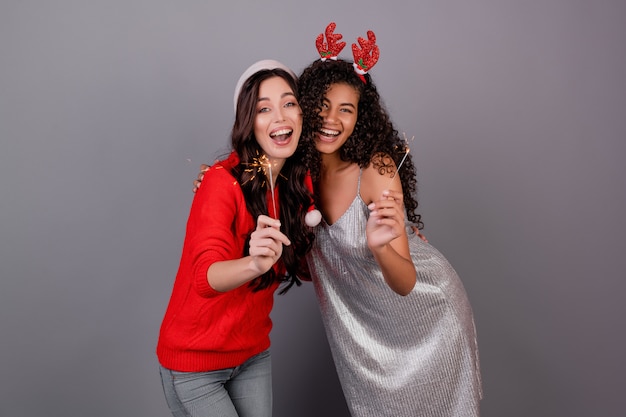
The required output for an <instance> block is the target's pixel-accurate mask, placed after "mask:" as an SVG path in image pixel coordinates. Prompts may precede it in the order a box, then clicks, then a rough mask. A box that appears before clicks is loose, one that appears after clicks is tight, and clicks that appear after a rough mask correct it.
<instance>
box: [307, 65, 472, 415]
mask: <svg viewBox="0 0 626 417" xmlns="http://www.w3.org/2000/svg"><path fill="white" fill-rule="evenodd" d="M298 89H299V91H300V106H301V108H302V112H303V133H302V141H303V142H304V143H305V145H306V146H309V147H314V148H315V150H316V153H314V156H313V157H312V160H311V161H310V162H309V168H310V170H311V174H312V178H313V184H314V190H315V202H316V205H317V208H318V209H319V210H320V211H321V213H322V221H321V223H320V224H319V225H318V226H317V227H316V228H315V230H314V231H315V234H316V237H315V242H314V244H313V249H312V251H311V252H310V253H309V255H308V256H307V259H308V264H309V269H310V271H311V277H312V280H313V283H314V286H315V290H316V294H317V297H318V301H319V305H320V310H321V313H322V319H323V322H324V325H325V329H326V334H327V336H328V340H329V343H330V347H331V351H332V354H333V359H334V362H335V366H336V368H337V372H338V375H339V379H340V382H341V385H342V388H343V391H344V395H345V397H346V401H347V403H348V407H349V409H350V412H351V414H352V416H353V417H369V416H371V417H381V416H393V417H403V416H404V417H414V416H420V417H426V416H430V417H435V416H437V417H444V416H456V417H458V416H468V417H470V416H471V417H474V416H478V415H479V401H480V398H481V396H482V390H481V382H480V371H479V362H478V350H477V344H476V333H475V327H474V321H473V315H472V310H471V306H470V304H469V301H468V299H467V295H466V293H465V290H464V288H463V284H462V283H461V281H460V279H459V277H458V276H457V274H456V272H455V270H454V269H453V268H452V266H451V265H450V264H449V263H448V261H447V260H446V259H445V257H444V256H443V255H442V254H441V253H440V252H439V251H437V250H436V249H435V248H434V247H433V246H431V245H430V244H428V243H427V242H426V241H424V240H423V239H421V238H420V236H419V235H418V234H417V233H416V231H415V228H421V227H422V222H421V218H420V216H419V215H418V214H416V213H415V209H416V208H417V200H416V199H415V193H416V180H415V168H414V166H413V164H412V162H411V159H410V158H405V156H406V155H407V152H408V150H407V148H406V143H405V141H404V140H403V139H402V138H400V137H399V135H398V132H397V131H396V130H395V129H394V127H393V125H392V123H391V121H390V117H389V116H388V114H387V112H386V110H385V109H384V107H383V105H382V103H381V99H380V97H379V94H378V92H377V89H376V87H375V85H374V84H373V82H372V79H371V76H370V75H369V74H367V73H365V74H363V73H361V74H357V73H356V72H355V66H354V65H353V63H352V62H347V61H343V60H341V59H335V60H333V59H330V60H325V61H322V60H317V61H315V62H313V63H312V64H310V65H309V66H308V67H307V68H306V69H305V70H304V72H303V73H302V75H301V76H300V78H299V81H298Z"/></svg>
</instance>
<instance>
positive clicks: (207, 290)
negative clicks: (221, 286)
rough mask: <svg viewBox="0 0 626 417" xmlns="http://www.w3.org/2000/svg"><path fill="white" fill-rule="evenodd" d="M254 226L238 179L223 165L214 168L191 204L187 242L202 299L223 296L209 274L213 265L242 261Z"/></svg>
mask: <svg viewBox="0 0 626 417" xmlns="http://www.w3.org/2000/svg"><path fill="white" fill-rule="evenodd" d="M253 227H254V221H253V220H252V216H251V215H250V213H249V212H248V210H247V208H246V203H245V200H244V197H243V193H242V191H241V188H240V186H239V184H238V183H237V181H236V180H235V178H234V177H233V176H232V175H231V174H230V172H229V171H228V169H226V168H225V167H224V166H222V165H215V166H213V167H211V168H210V169H209V170H208V171H207V172H206V173H205V175H204V179H203V180H202V186H201V187H200V188H199V189H198V191H197V192H196V195H195V197H194V201H193V203H192V205H191V211H190V214H189V220H188V223H187V234H186V242H185V247H186V248H185V251H186V252H187V255H188V256H189V260H190V262H191V271H190V272H191V275H192V286H193V288H194V289H195V291H197V293H198V294H199V295H200V296H202V297H212V296H216V295H219V294H222V293H221V292H219V291H217V290H215V289H213V288H212V287H211V286H210V285H209V282H208V279H207V271H208V269H209V267H210V266H211V265H212V264H213V263H214V262H218V261H224V260H231V259H238V258H241V257H242V256H243V253H244V244H245V241H246V237H247V235H248V233H249V232H250V231H251V230H252V228H253Z"/></svg>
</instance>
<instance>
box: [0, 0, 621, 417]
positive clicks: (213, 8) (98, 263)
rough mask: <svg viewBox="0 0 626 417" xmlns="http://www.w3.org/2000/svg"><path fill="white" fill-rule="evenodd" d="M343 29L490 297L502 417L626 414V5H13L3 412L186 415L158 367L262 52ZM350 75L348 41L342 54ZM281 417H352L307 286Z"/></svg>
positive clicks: (428, 203)
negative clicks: (363, 39)
mask: <svg viewBox="0 0 626 417" xmlns="http://www.w3.org/2000/svg"><path fill="white" fill-rule="evenodd" d="M331 20H335V21H336V22H337V25H338V32H341V33H343V34H344V38H345V40H346V41H347V42H348V43H351V42H353V41H354V40H355V39H356V37H357V36H364V35H365V32H366V30H367V29H373V30H374V31H375V32H376V34H377V35H378V42H379V45H380V48H381V59H380V62H379V63H378V64H377V65H376V67H375V68H374V69H373V71H372V75H373V77H374V79H375V80H376V82H377V83H378V86H379V90H380V92H381V94H382V96H383V97H384V99H385V102H386V105H387V107H388V108H389V110H390V112H391V113H392V115H393V120H394V122H395V123H396V125H397V126H398V129H399V130H401V131H403V132H406V133H407V135H408V136H409V137H410V136H415V139H414V141H413V143H412V145H411V156H412V158H413V159H414V161H415V162H416V164H417V168H418V175H419V187H420V194H419V197H420V202H421V205H420V207H421V212H422V214H423V215H424V221H425V224H426V229H425V233H426V235H427V237H428V238H429V240H430V241H431V243H432V244H434V245H435V246H437V247H438V248H439V249H440V250H441V251H442V252H443V253H444V254H446V255H447V257H448V258H449V259H450V261H451V262H452V263H453V265H454V266H455V267H456V269H457V270H458V272H459V274H460V275H461V277H462V279H463V280H464V283H465V285H466V288H467V291H468V293H469V296H470V299H471V302H472V304H473V307H474V310H475V314H476V322H477V327H478V334H479V343H480V348H481V359H482V369H483V377H484V388H485V399H484V402H483V415H484V416H486V417H503V416H507V417H527V416H568V417H591V416H594V417H595V416H602V417H613V416H615V417H616V416H623V412H624V410H625V409H626V401H625V396H624V388H625V386H624V374H626V366H625V364H626V361H625V359H624V352H626V341H625V338H626V336H625V334H624V330H623V329H624V324H623V321H624V317H626V307H625V305H626V303H624V301H623V298H624V293H625V290H626V284H625V279H624V278H625V271H626V251H625V249H626V245H625V244H624V236H626V227H625V221H624V213H625V212H626V180H625V179H626V169H625V168H624V165H625V164H624V159H625V157H626V144H625V141H626V122H625V119H626V117H625V116H626V80H625V75H626V50H625V47H624V40H625V39H626V3H625V2H623V1H619V0H615V1H610V0H595V1H584V0H578V1H575V0H541V1H539V0H537V1H532V0H531V1H524V0H508V1H502V0H484V1H461V0H447V1H440V0H437V1H435V0H431V1H419V0H418V1H372V0H363V1H360V2H354V3H349V2H338V1H332V2H331V1H316V2H295V1H292V2H281V1H278V0H269V1H266V2H252V1H251V2H249V4H245V3H242V2H215V1H208V0H205V1H166V0H150V1H148V0H144V1H142V0H124V1H119V0H108V1H103V0H102V1H78V0H76V1H70V0H58V1H54V2H52V1H29V0H26V1H24V0H3V1H2V2H1V3H0V278H1V281H0V337H1V340H2V341H1V342H0V369H1V370H2V378H0V415H1V416H12V417H15V416H20V417H22V416H25V417H41V416H60V415H64V416H91V417H109V416H152V417H167V416H168V415H169V411H168V410H167V406H166V404H165V401H164V399H163V395H162V392H161V387H160V380H159V376H158V371H157V361H156V357H155V353H154V350H155V344H156V339H157V334H158V329H159V324H160V321H161V318H162V315H163V312H164V310H165V307H166V304H167V301H168V298H169V294H170V289H171V286H172V281H173V278H174V275H175V272H176V269H177V266H178V261H179V256H180V250H181V244H182V240H183V236H184V228H185V223H186V218H187V214H188V210H189V206H190V203H191V200H192V191H191V189H192V180H193V178H194V177H195V175H196V173H197V170H198V167H199V165H200V163H202V162H212V161H213V160H214V159H215V158H216V157H218V156H220V155H221V154H222V153H223V152H224V151H225V150H226V144H227V140H228V138H227V137H228V133H229V129H230V126H231V123H232V120H233V114H232V94H233V87H234V84H235V82H236V80H237V78H238V77H239V75H240V73H241V72H242V71H243V70H244V69H245V68H246V67H247V66H248V65H249V64H251V63H252V62H254V61H256V60H258V59H261V58H274V59H278V60H281V61H283V62H285V63H287V64H288V65H290V66H291V67H292V68H294V70H296V71H297V72H299V71H301V70H302V69H303V68H304V67H305V66H306V65H307V64H308V63H309V62H310V61H311V60H313V59H314V58H315V57H316V50H315V47H314V38H315V36H316V35H317V34H318V33H321V32H322V31H323V30H324V27H325V26H326V24H327V23H328V22H330V21H331ZM344 52H345V54H344V55H345V56H346V57H349V55H348V54H349V47H348V48H346V49H345V51H344ZM273 317H274V320H275V328H274V331H273V333H272V339H273V349H274V350H273V358H274V375H275V379H274V393H275V415H276V416H277V417H293V416H299V417H300V416H304V417H307V416H333V417H334V416H339V417H341V416H347V412H346V408H345V405H344V403H343V399H342V395H341V392H340V388H339V385H338V383H337V380H336V375H335V373H334V370H333V365H332V361H331V358H330V356H329V353H328V348H327V345H326V340H325V336H324V332H323V329H322V327H321V325H320V320H319V315H318V310H317V305H316V303H315V298H314V295H313V291H312V287H311V285H304V286H303V287H301V288H297V289H295V290H293V291H291V292H290V293H289V294H288V295H286V296H280V297H277V300H276V308H275V311H274V314H273Z"/></svg>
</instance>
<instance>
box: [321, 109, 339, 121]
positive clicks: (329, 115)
mask: <svg viewBox="0 0 626 417" xmlns="http://www.w3.org/2000/svg"><path fill="white" fill-rule="evenodd" d="M320 116H322V119H323V120H324V121H331V122H333V121H335V118H336V116H337V115H336V113H335V112H334V111H332V110H331V109H330V108H328V107H326V108H324V109H322V111H321V112H320Z"/></svg>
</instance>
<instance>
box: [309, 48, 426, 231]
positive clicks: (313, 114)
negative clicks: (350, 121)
mask: <svg viewBox="0 0 626 417" xmlns="http://www.w3.org/2000/svg"><path fill="white" fill-rule="evenodd" d="M364 77H365V82H363V80H362V79H361V78H360V77H359V75H357V73H356V72H355V71H354V67H353V64H352V62H348V61H343V60H340V59H338V60H327V61H321V60H319V59H318V60H316V61H314V62H313V63H312V64H310V65H309V66H308V67H307V68H305V69H304V71H303V73H302V75H301V76H300V78H299V80H298V90H299V92H300V98H299V102H300V107H301V108H302V115H303V120H302V122H303V123H302V125H303V126H302V137H301V143H302V144H303V145H304V146H306V147H308V151H307V157H308V158H310V161H309V162H308V164H307V165H308V166H309V168H310V171H311V176H312V178H313V181H314V182H317V180H318V179H319V173H320V172H319V167H320V155H319V153H318V152H317V151H315V144H314V142H313V137H314V134H315V132H317V131H318V130H319V129H320V128H321V127H322V117H321V116H320V115H319V114H320V111H321V109H322V104H323V100H324V97H325V95H326V92H327V91H328V89H329V88H330V86H331V85H332V84H338V83H342V84H347V85H349V86H352V87H353V88H354V89H355V90H356V91H357V92H358V93H359V103H358V115H357V122H356V126H355V127H354V132H352V135H350V137H349V138H348V140H347V141H346V143H345V144H344V145H343V147H342V148H341V151H340V152H341V153H340V156H341V159H342V160H344V161H350V162H354V163H356V164H358V165H359V166H360V167H361V168H365V167H367V166H369V164H374V166H375V167H376V168H378V170H379V172H380V173H381V174H385V173H387V174H389V175H392V173H393V172H394V171H395V167H396V166H398V165H399V164H400V161H401V160H402V158H403V157H404V156H405V154H406V142H405V140H404V139H403V138H401V137H400V136H399V135H398V131H397V130H396V129H395V128H394V127H393V124H392V122H391V118H390V117H389V115H388V113H387V111H386V109H385V107H384V105H383V103H382V100H381V98H380V95H379V94H378V91H377V89H376V86H375V85H374V83H373V82H372V78H371V77H370V75H369V74H365V75H364ZM389 157H391V158H392V159H393V163H391V161H390V160H389ZM397 175H399V177H400V181H401V182H402V192H403V194H404V206H405V209H406V213H407V218H408V220H409V221H411V222H412V223H413V224H414V225H415V226H417V227H418V229H422V228H423V227H424V224H423V223H422V220H421V215H420V214H417V213H416V210H417V206H418V203H417V179H416V172H415V166H414V164H413V161H412V160H411V158H406V159H405V161H404V163H403V165H402V169H400V170H399V171H398V174H397Z"/></svg>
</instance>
